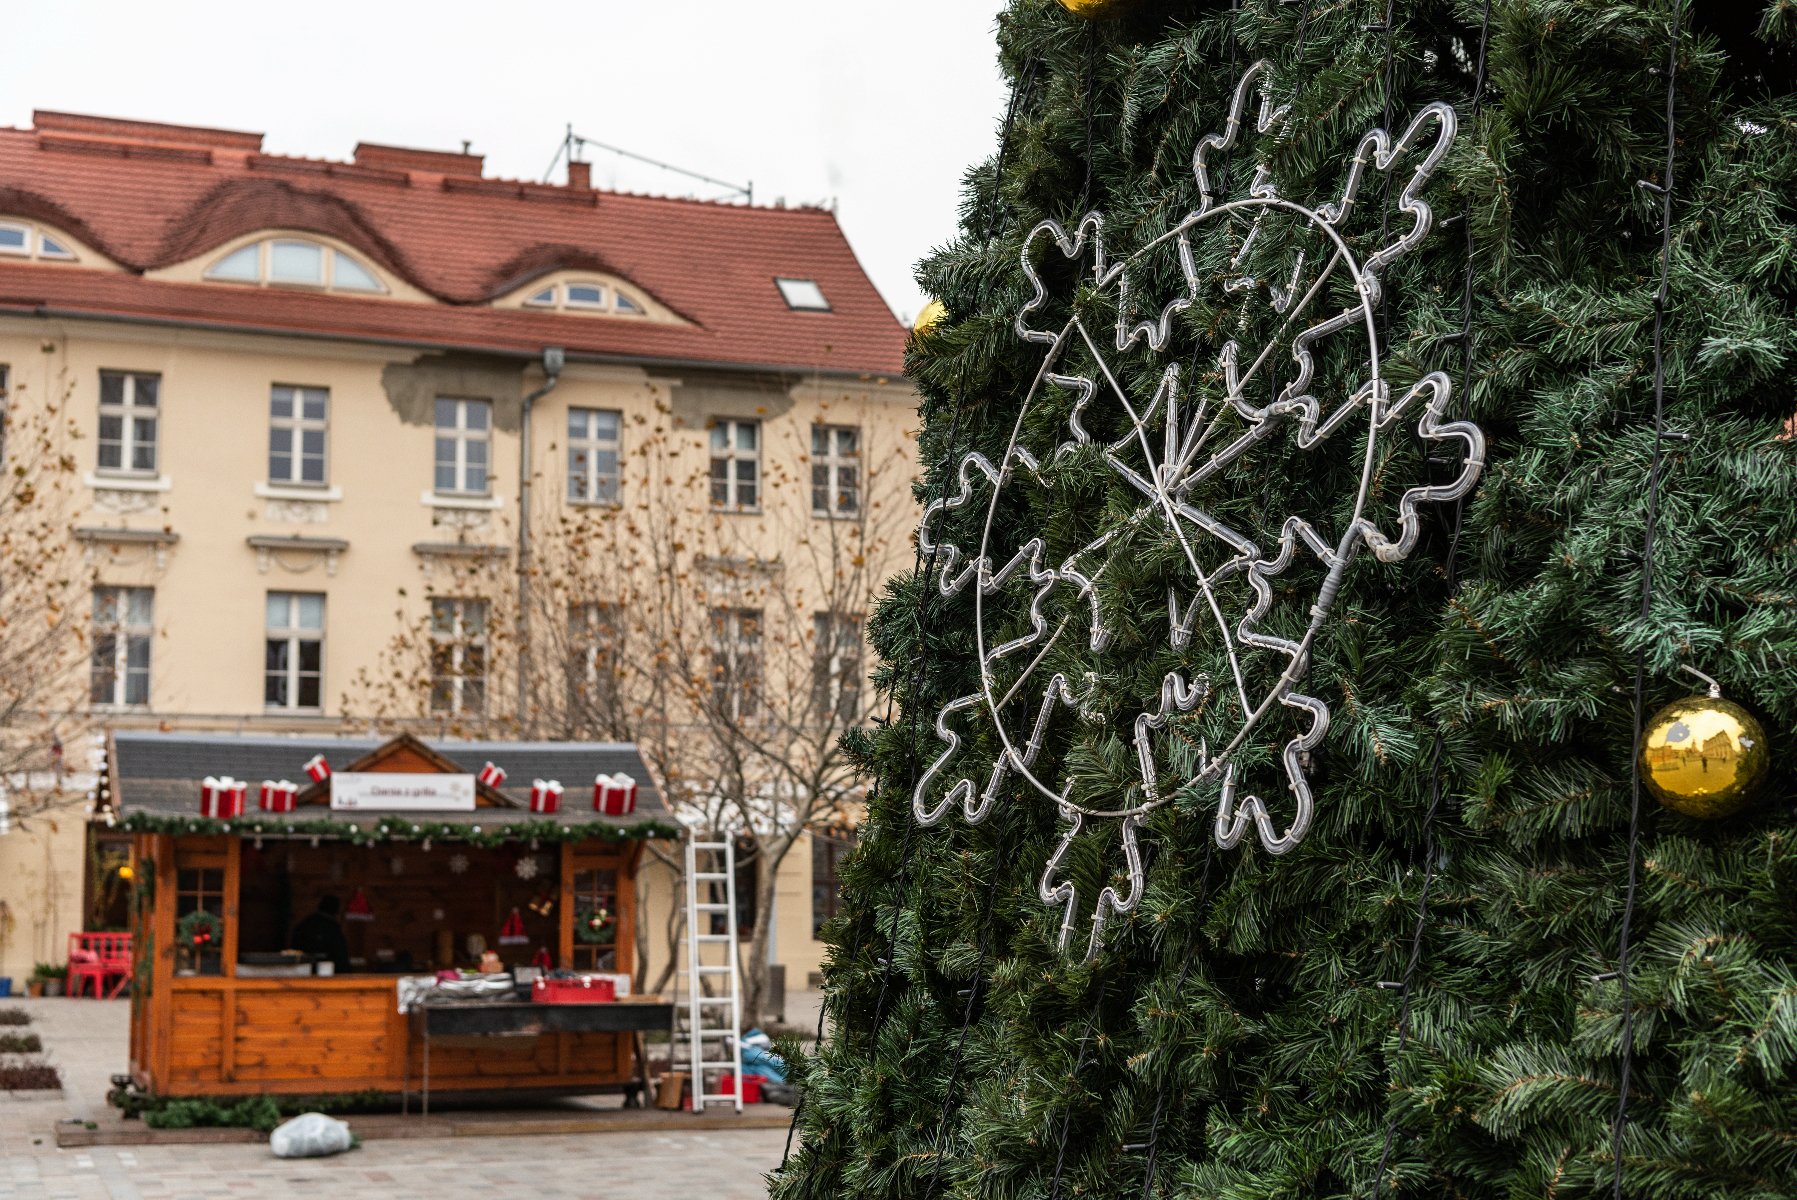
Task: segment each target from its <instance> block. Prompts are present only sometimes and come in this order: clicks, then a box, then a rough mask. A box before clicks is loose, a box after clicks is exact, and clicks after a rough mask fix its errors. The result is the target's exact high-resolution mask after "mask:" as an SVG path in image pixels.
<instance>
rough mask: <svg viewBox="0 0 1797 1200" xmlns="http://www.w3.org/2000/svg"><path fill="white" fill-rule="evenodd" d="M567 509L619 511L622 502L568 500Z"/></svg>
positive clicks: (622, 505)
mask: <svg viewBox="0 0 1797 1200" xmlns="http://www.w3.org/2000/svg"><path fill="white" fill-rule="evenodd" d="M568 507H569V508H606V509H619V508H623V507H624V502H623V501H622V500H574V499H570V500H569V501H568Z"/></svg>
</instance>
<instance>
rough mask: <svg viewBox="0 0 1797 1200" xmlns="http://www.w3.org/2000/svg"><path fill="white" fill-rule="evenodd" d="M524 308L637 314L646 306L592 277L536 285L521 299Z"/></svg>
mask: <svg viewBox="0 0 1797 1200" xmlns="http://www.w3.org/2000/svg"><path fill="white" fill-rule="evenodd" d="M524 306H525V307H526V308H560V309H572V310H574V311H576V312H582V313H612V314H619V313H621V314H623V315H625V316H630V317H640V316H643V315H644V314H646V313H647V312H648V311H649V309H648V306H647V305H646V304H644V303H643V302H642V301H641V300H638V299H637V298H636V297H634V296H628V295H626V294H625V293H624V292H623V291H621V290H620V289H619V288H617V287H615V286H613V285H611V284H609V283H600V282H599V281H598V280H593V279H575V280H570V281H568V282H567V283H554V284H550V285H549V286H548V287H543V288H538V289H537V290H536V291H534V292H532V293H530V295H528V296H526V297H525V298H524Z"/></svg>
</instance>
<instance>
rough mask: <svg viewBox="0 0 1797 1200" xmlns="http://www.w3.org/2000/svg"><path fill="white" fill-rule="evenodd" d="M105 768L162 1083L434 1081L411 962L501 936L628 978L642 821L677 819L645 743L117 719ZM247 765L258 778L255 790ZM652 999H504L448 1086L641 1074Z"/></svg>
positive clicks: (429, 961)
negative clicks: (140, 723)
mask: <svg viewBox="0 0 1797 1200" xmlns="http://www.w3.org/2000/svg"><path fill="white" fill-rule="evenodd" d="M309 764H310V765H311V769H312V771H313V772H314V773H316V774H318V775H320V778H319V779H317V780H313V779H310V778H308V775H307V774H306V769H307V767H308V765H309ZM107 768H108V777H109V778H108V784H109V791H110V794H109V795H108V796H107V797H105V798H104V801H103V802H104V806H105V807H104V809H103V813H102V815H103V816H104V817H106V818H107V819H110V820H111V821H113V822H115V823H116V824H118V825H120V826H122V827H123V828H124V829H125V830H127V831H129V832H130V833H131V834H132V835H133V836H132V864H131V868H132V874H133V889H134V890H133V903H132V908H133V919H134V922H135V933H136V939H137V946H138V954H137V963H136V968H135V976H134V986H133V993H132V1015H131V1043H130V1072H131V1076H132V1078H133V1080H134V1081H135V1082H136V1084H137V1085H138V1086H139V1087H141V1088H143V1089H145V1090H147V1091H149V1092H151V1093H153V1094H157V1095H164V1096H192V1095H220V1096H223V1095H241V1094H251V1093H273V1094H307V1095H310V1094H318V1093H341V1092H357V1091H367V1090H374V1091H380V1092H388V1093H400V1092H404V1091H406V1090H408V1089H413V1090H415V1089H417V1088H418V1086H419V1083H420V1077H421V1074H422V1072H421V1061H420V1060H421V1051H420V1032H419V1022H418V1021H417V1020H416V1019H415V1014H407V1013H402V1011H401V996H400V993H401V991H402V988H401V986H400V981H401V980H402V979H412V980H419V981H421V983H422V984H423V985H424V986H429V984H428V982H427V981H430V980H432V979H434V978H437V977H438V976H437V973H438V972H442V971H448V970H452V969H458V968H471V967H476V966H478V964H479V963H480V961H481V959H482V958H483V956H484V955H485V954H486V953H488V952H492V953H494V954H497V955H498V956H499V958H500V960H501V961H502V962H503V964H504V965H505V966H506V967H508V968H511V967H523V968H526V971H525V972H524V973H526V974H528V973H530V972H529V968H530V966H531V964H533V963H535V964H538V965H539V966H540V965H541V964H543V963H544V962H547V963H548V964H549V965H550V966H551V967H553V968H555V969H572V970H577V971H583V972H610V973H615V974H616V975H617V976H618V977H619V979H618V982H619V984H620V985H622V986H627V981H628V978H629V976H630V973H631V972H632V970H633V967H634V965H635V964H634V962H633V938H632V934H631V931H632V930H633V929H634V917H635V905H636V895H635V882H636V871H637V863H638V859H639V857H640V852H641V847H642V841H643V839H645V838H648V837H660V836H669V835H671V834H673V833H674V832H675V828H674V825H673V823H672V821H671V819H670V818H669V816H668V813H667V810H666V808H665V807H664V805H663V803H662V800H661V798H660V796H659V795H658V794H657V792H656V790H655V788H654V787H653V786H652V784H651V783H650V781H649V779H648V772H647V770H646V769H645V768H644V765H643V762H642V760H641V758H640V756H639V755H638V754H637V752H636V750H635V748H634V747H632V746H627V745H600V744H582V743H500V742H459V741H439V742H433V743H429V744H427V743H425V742H423V741H420V740H419V739H417V738H413V737H410V736H400V737H397V738H394V739H392V740H390V741H386V742H379V743H377V742H374V741H366V740H363V741H358V740H352V739H331V738H300V737H276V736H260V737H254V736H223V735H213V734H207V735H199V734H183V733H172V734H171V733H156V732H126V731H117V732H115V733H113V734H112V735H111V736H110V738H109V739H108V762H107ZM326 770H330V772H331V773H330V774H328V775H326V774H324V772H325V771H326ZM501 771H503V772H504V775H503V777H501V776H500V775H499V772H501ZM620 775H623V776H628V777H630V778H631V779H633V780H634V781H635V795H634V810H633V811H629V812H612V813H606V812H600V811H595V808H596V802H595V784H594V780H595V778H596V777H600V776H604V777H606V778H607V780H611V781H614V782H615V783H616V787H614V788H613V789H612V790H611V791H610V794H609V795H608V797H607V798H608V800H609V801H610V802H611V804H612V806H613V807H614V808H621V807H623V801H624V798H625V791H626V789H625V787H624V781H622V780H617V779H616V777H617V776H620ZM208 779H211V780H214V781H219V780H224V781H225V782H224V783H223V784H218V783H215V784H214V785H213V786H214V788H215V789H222V790H223V791H225V792H226V793H227V796H226V799H225V800H224V801H223V802H224V803H225V804H226V805H227V807H226V808H225V809H224V810H223V811H222V812H220V813H219V815H212V816H208V815H205V814H204V813H203V812H202V808H201V803H202V792H203V790H205V789H206V788H207V786H208V785H207V782H206V781H207V780H208ZM230 780H242V781H244V782H245V784H246V785H247V797H246V800H247V803H246V805H245V809H244V811H243V812H242V813H241V814H235V815H234V814H233V813H232V812H231V810H230V808H229V807H228V806H229V803H230V800H229V795H228V793H229V792H230V791H231V786H230V782H229V781H230ZM265 780H266V781H272V782H274V783H275V784H276V785H277V786H276V787H275V788H274V789H272V790H271V796H270V797H269V798H268V803H269V805H270V807H268V808H264V807H262V801H263V800H264V797H262V796H261V794H260V793H261V791H262V784H263V781H265ZM285 780H294V781H296V783H297V786H296V787H295V789H294V792H293V796H292V799H291V801H288V800H287V798H286V789H283V788H281V787H279V786H278V785H279V784H280V783H281V782H282V781H285ZM552 780H555V781H560V783H561V784H562V786H563V788H564V789H565V790H564V791H563V793H562V795H561V797H560V804H559V808H558V811H555V812H536V811H532V802H531V792H532V785H533V782H535V781H552ZM289 803H291V806H292V807H291V809H290V810H288V811H282V810H283V809H286V808H287V805H288V804H289ZM333 906H334V907H335V908H336V910H337V915H336V919H335V921H333V919H332V916H331V913H330V912H329V911H328V910H330V909H331V908H332V907H333ZM315 913H319V914H322V915H320V916H317V917H314V916H312V914H315ZM194 914H210V915H211V918H212V919H208V918H207V917H206V916H195V915H194ZM308 920H310V934H302V936H301V937H300V938H299V939H298V940H302V941H309V942H310V943H311V945H312V948H311V949H310V950H309V951H308V950H305V949H296V947H295V946H294V942H295V940H296V932H300V929H299V927H301V926H302V925H303V924H305V923H307V922H308ZM333 925H335V926H336V927H337V928H339V929H340V934H335V935H333V934H331V933H330V928H329V927H331V926H333ZM320 929H323V930H324V934H325V943H326V948H325V949H324V950H323V951H321V950H320V949H319V943H318V939H317V937H315V936H312V935H317V934H318V933H319V931H320ZM337 937H340V938H341V942H340V943H338V944H336V945H335V947H334V948H332V947H331V945H330V943H332V942H334V941H335V939H336V938H337ZM333 960H338V961H333ZM489 965H490V964H489ZM410 986H412V987H414V988H415V987H417V986H420V984H413V985H410ZM508 1000H510V1001H511V1002H513V1003H516V1004H521V1005H526V1006H528V1005H529V1003H530V1002H529V1001H528V1000H524V999H521V998H517V997H508ZM649 1000H650V998H641V997H627V998H626V999H624V1000H622V1001H620V1004H619V1005H618V1006H614V1007H612V1008H611V1009H610V1011H609V1012H606V1013H603V1014H599V1013H593V1014H588V1015H589V1016H593V1017H598V1018H602V1019H601V1020H599V1021H598V1022H597V1026H595V1022H594V1021H593V1020H587V1021H585V1022H584V1023H583V1022H581V1021H569V1020H567V1019H566V1018H569V1017H571V1016H578V1015H580V1014H573V1013H569V1012H566V1011H557V1012H554V1013H551V1014H549V1015H550V1016H553V1017H555V1018H557V1019H556V1020H553V1021H548V1022H544V1021H541V1020H535V1019H533V1018H531V1016H530V1014H529V1013H523V1012H522V1011H521V1010H518V1011H513V1010H510V1009H508V1010H505V1011H504V1012H503V1013H502V1014H501V1015H504V1016H507V1017H509V1018H512V1020H511V1021H510V1025H509V1026H508V1027H507V1029H508V1031H509V1032H510V1033H511V1034H512V1036H507V1037H490V1038H480V1037H458V1038H452V1039H447V1040H440V1041H439V1044H438V1045H437V1046H436V1047H435V1048H434V1054H433V1055H432V1056H431V1057H432V1061H431V1066H430V1071H431V1079H430V1082H429V1086H430V1087H431V1088H432V1089H434V1090H436V1091H437V1092H438V1093H443V1092H461V1093H468V1092H495V1091H506V1092H512V1091H516V1090H519V1089H528V1090H531V1091H537V1092H563V1093H584V1092H598V1091H606V1090H617V1089H625V1088H630V1087H631V1086H632V1085H633V1083H634V1081H635V1080H636V1077H637V1073H638V1056H639V1054H640V1044H641V1040H640V1035H639V1034H635V1033H633V1032H631V1030H632V1029H641V1028H645V1027H653V1026H655V1025H658V1024H665V1021H666V1016H667V1013H668V1011H669V1010H668V1009H667V1007H666V1005H663V1004H658V1003H651V1002H649ZM632 1005H636V1006H637V1007H636V1008H632V1007H630V1006H632ZM460 1015H461V1016H463V1017H466V1016H467V1015H468V1014H467V1013H466V1012H464V1013H462V1014H460ZM595 1028H597V1029H599V1030H601V1031H594V1030H595ZM520 1035H522V1036H520Z"/></svg>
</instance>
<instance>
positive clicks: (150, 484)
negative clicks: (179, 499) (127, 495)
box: [81, 471, 175, 492]
mask: <svg viewBox="0 0 1797 1200" xmlns="http://www.w3.org/2000/svg"><path fill="white" fill-rule="evenodd" d="M81 482H83V483H85V484H87V486H88V487H90V488H95V489H98V490H102V491H111V492H166V491H168V490H169V489H170V488H171V487H173V486H175V484H174V481H173V480H172V479H170V478H169V477H168V476H167V475H107V474H103V473H101V472H98V471H89V472H88V473H87V474H85V475H83V476H82V477H81Z"/></svg>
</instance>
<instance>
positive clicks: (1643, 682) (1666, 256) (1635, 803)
mask: <svg viewBox="0 0 1797 1200" xmlns="http://www.w3.org/2000/svg"><path fill="white" fill-rule="evenodd" d="M1681 5H1682V0H1672V5H1671V8H1672V30H1671V34H1670V36H1669V38H1668V41H1667V46H1666V163H1665V167H1664V169H1663V171H1662V173H1661V177H1660V182H1659V183H1658V184H1657V185H1652V184H1650V185H1648V186H1649V187H1650V188H1657V190H1658V192H1659V196H1660V281H1659V286H1658V287H1656V288H1655V289H1654V296H1653V451H1652V457H1651V459H1650V460H1649V464H1648V469H1647V510H1646V516H1645V521H1644V527H1643V529H1642V531H1641V620H1642V622H1643V623H1644V624H1645V623H1646V621H1647V620H1648V618H1649V615H1650V613H1651V611H1652V607H1653V552H1654V534H1655V532H1656V530H1657V528H1658V525H1659V516H1660V480H1661V475H1662V472H1663V468H1664V465H1665V462H1664V453H1663V451H1664V449H1665V445H1666V357H1665V323H1666V301H1667V298H1668V295H1669V288H1670V286H1671V283H1670V280H1671V275H1672V187H1673V166H1674V164H1675V160H1676V155H1677V149H1678V50H1679V17H1680V15H1681ZM1646 693H1647V652H1646V650H1645V648H1643V649H1640V650H1636V651H1635V689H1634V708H1635V713H1634V716H1635V739H1634V744H1633V746H1632V747H1631V751H1632V752H1631V754H1630V755H1629V760H1630V762H1631V764H1632V771H1631V773H1630V786H1629V840H1628V858H1629V861H1628V884H1627V887H1626V889H1625V891H1624V893H1623V904H1622V931H1621V934H1620V936H1619V937H1618V939H1617V950H1616V977H1617V981H1618V984H1619V992H1620V998H1621V1001H1622V1045H1621V1048H1620V1051H1619V1053H1620V1059H1621V1060H1620V1062H1619V1063H1618V1064H1617V1071H1616V1118H1615V1120H1614V1121H1613V1122H1612V1123H1611V1126H1610V1158H1611V1161H1612V1164H1613V1167H1614V1176H1613V1179H1612V1187H1611V1195H1612V1196H1614V1197H1615V1198H1616V1200H1622V1165H1623V1164H1622V1139H1623V1134H1624V1133H1625V1132H1626V1130H1627V1128H1628V1119H1629V1075H1630V1072H1631V1069H1632V1067H1633V1065H1634V1042H1635V1006H1634V996H1633V994H1632V990H1631V986H1630V982H1629V935H1630V933H1631V931H1632V926H1633V924H1634V919H1635V892H1636V886H1637V882H1638V864H1639V859H1640V854H1639V849H1640V841H1641V738H1642V729H1643V725H1644V722H1645V708H1646V704H1645V702H1646Z"/></svg>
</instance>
